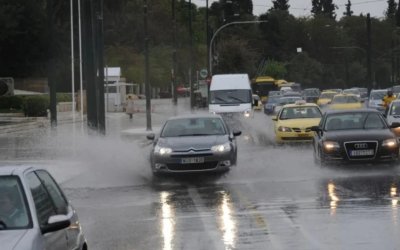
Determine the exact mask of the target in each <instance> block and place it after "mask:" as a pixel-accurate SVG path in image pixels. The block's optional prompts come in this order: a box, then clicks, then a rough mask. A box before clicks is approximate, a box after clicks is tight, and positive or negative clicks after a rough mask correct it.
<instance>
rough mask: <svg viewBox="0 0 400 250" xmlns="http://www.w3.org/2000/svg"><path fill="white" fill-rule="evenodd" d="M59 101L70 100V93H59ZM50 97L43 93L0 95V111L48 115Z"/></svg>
mask: <svg viewBox="0 0 400 250" xmlns="http://www.w3.org/2000/svg"><path fill="white" fill-rule="evenodd" d="M56 98H57V102H70V101H72V96H71V94H70V93H57V97H56ZM49 108H50V97H49V95H48V94H43V95H26V96H24V95H18V96H2V97H0V112H1V111H2V112H24V114H25V116H33V117H34V116H47V110H48V109H49Z"/></svg>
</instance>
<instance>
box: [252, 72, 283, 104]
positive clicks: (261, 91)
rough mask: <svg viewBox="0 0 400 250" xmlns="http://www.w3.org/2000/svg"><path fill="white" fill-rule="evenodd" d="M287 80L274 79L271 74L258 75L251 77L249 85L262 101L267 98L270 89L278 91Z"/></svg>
mask: <svg viewBox="0 0 400 250" xmlns="http://www.w3.org/2000/svg"><path fill="white" fill-rule="evenodd" d="M286 83H287V82H286V81H285V80H282V79H278V80H277V79H275V78H273V77H271V76H258V77H256V78H255V79H253V81H252V83H251V87H252V90H253V93H254V94H257V95H258V96H259V97H260V98H261V101H262V102H263V103H265V102H266V101H267V99H268V94H269V92H270V91H279V88H280V87H281V85H282V84H286Z"/></svg>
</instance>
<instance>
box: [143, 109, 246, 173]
mask: <svg viewBox="0 0 400 250" xmlns="http://www.w3.org/2000/svg"><path fill="white" fill-rule="evenodd" d="M240 134H241V131H236V130H234V131H230V130H229V128H228V126H227V125H226V124H225V122H224V120H223V119H222V117H221V116H220V115H213V114H205V115H187V116H176V117H172V118H170V119H168V120H167V121H166V122H165V124H164V125H163V126H162V129H161V132H160V134H159V135H158V136H156V135H154V134H149V135H147V138H148V139H150V140H153V146H152V149H151V153H150V161H151V168H152V172H153V174H155V175H157V174H160V173H168V172H170V173H178V172H208V171H213V172H218V171H227V170H229V169H230V167H231V166H234V165H236V159H237V145H236V138H235V137H236V136H239V135H240Z"/></svg>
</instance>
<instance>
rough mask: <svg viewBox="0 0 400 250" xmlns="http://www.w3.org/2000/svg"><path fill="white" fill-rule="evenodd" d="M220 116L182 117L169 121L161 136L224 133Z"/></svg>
mask: <svg viewBox="0 0 400 250" xmlns="http://www.w3.org/2000/svg"><path fill="white" fill-rule="evenodd" d="M224 134H226V130H225V127H224V124H223V122H222V120H221V119H220V118H182V119H174V120H170V121H167V123H166V124H165V126H164V128H163V130H162V133H161V137H179V136H208V135H224Z"/></svg>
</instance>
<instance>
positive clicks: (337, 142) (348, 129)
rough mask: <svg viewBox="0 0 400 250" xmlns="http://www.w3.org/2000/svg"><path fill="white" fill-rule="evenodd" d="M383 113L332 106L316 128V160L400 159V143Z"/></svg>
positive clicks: (377, 160)
mask: <svg viewBox="0 0 400 250" xmlns="http://www.w3.org/2000/svg"><path fill="white" fill-rule="evenodd" d="M398 126H400V124H398V123H394V124H392V125H391V126H389V125H388V123H387V122H386V120H385V118H384V117H383V114H382V113H380V112H379V111H377V110H373V109H361V110H341V111H333V110H328V111H326V112H325V113H324V115H323V116H322V118H321V122H320V123H319V125H318V126H315V127H312V128H311V130H313V131H315V135H314V139H313V145H314V147H313V148H314V160H315V161H316V162H317V163H318V164H320V165H324V164H328V163H360V164H364V163H390V164H397V163H398V160H399V143H398V140H397V137H396V135H395V134H394V133H393V131H392V130H391V129H392V128H396V127H398Z"/></svg>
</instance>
